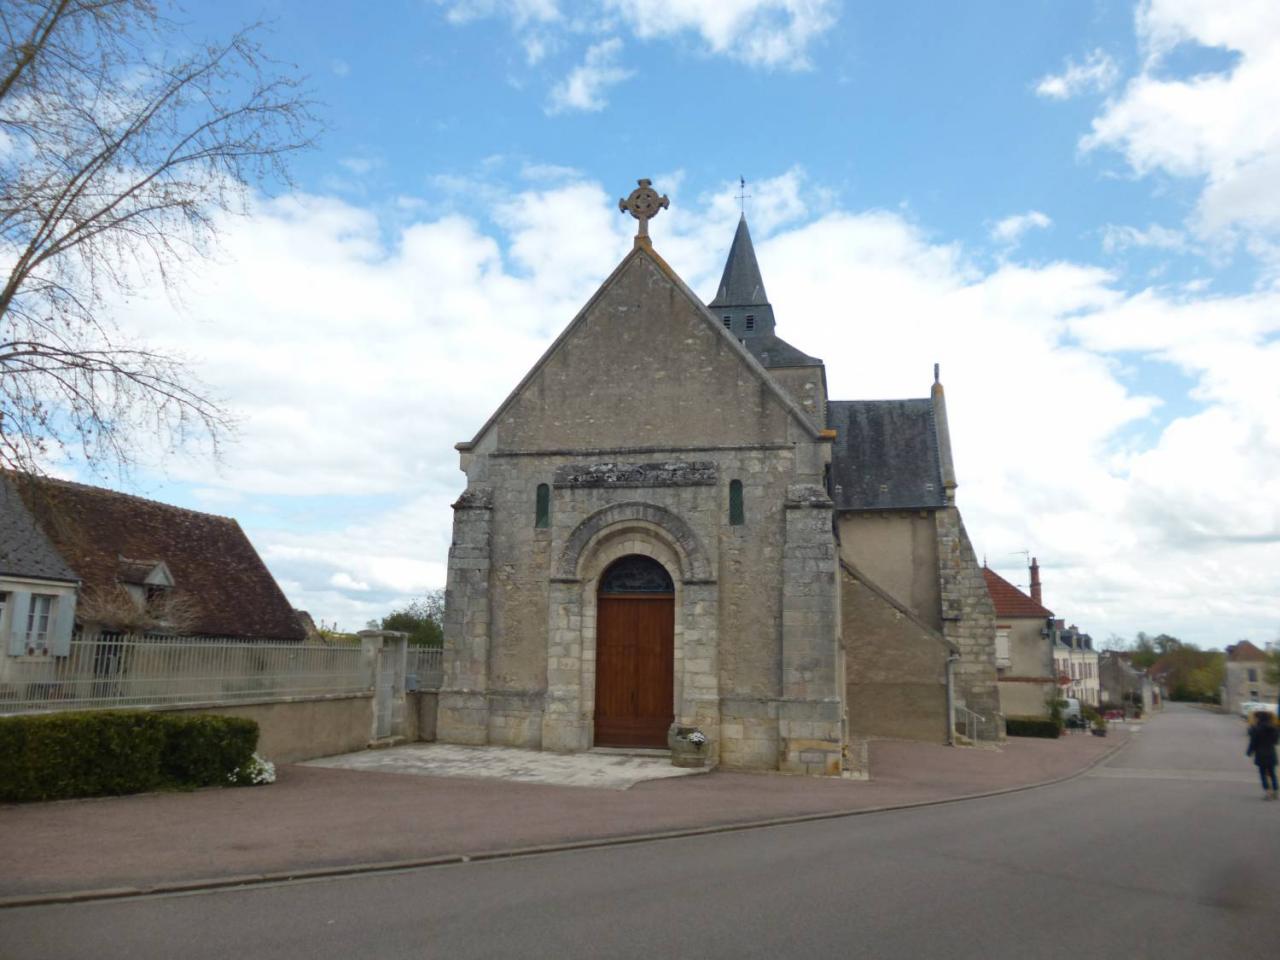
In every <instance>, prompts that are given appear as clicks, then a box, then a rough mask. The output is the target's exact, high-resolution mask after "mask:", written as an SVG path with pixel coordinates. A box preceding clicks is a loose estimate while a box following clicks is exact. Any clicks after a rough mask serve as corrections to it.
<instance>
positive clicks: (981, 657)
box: [934, 506, 1005, 739]
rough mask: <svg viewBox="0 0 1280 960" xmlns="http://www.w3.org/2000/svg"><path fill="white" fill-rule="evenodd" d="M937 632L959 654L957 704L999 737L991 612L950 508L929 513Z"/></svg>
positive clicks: (993, 613)
mask: <svg viewBox="0 0 1280 960" xmlns="http://www.w3.org/2000/svg"><path fill="white" fill-rule="evenodd" d="M934 522H935V523H936V525H937V530H938V575H939V576H938V579H939V584H940V587H941V601H942V632H943V635H944V636H945V637H946V638H947V639H948V640H950V641H952V642H953V643H954V644H955V645H956V646H957V647H958V648H959V650H960V662H959V663H957V664H956V667H955V681H956V699H957V702H958V703H959V704H960V705H961V706H964V707H967V708H968V709H970V710H973V711H975V712H976V713H978V714H980V715H981V716H982V717H984V718H985V720H986V722H987V725H988V726H987V730H988V731H989V733H990V735H992V736H995V737H998V738H1000V739H1003V738H1004V735H1005V732H1004V718H1003V717H1002V715H1001V712H1000V688H999V684H998V683H997V680H996V676H997V675H996V611H995V606H994V604H993V603H992V602H991V594H990V593H989V592H988V590H987V582H986V579H985V578H984V577H983V575H982V568H981V567H980V566H979V565H978V558H977V555H976V554H975V552H974V549H973V544H972V543H971V542H970V541H969V534H968V532H967V531H966V530H965V528H964V521H963V520H961V519H960V511H959V510H958V509H956V508H955V507H953V506H952V507H944V508H943V509H941V510H939V511H937V512H936V513H935V514H934Z"/></svg>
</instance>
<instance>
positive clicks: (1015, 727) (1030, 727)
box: [1004, 717, 1062, 740]
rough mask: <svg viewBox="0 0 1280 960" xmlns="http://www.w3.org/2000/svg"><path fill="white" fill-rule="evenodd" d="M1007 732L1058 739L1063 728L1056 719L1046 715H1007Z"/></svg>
mask: <svg viewBox="0 0 1280 960" xmlns="http://www.w3.org/2000/svg"><path fill="white" fill-rule="evenodd" d="M1004 729H1005V733H1007V734H1008V735H1009V736H1011V737H1043V738H1044V739H1046V740H1057V739H1058V737H1059V736H1061V735H1062V728H1061V727H1060V726H1058V723H1057V721H1056V720H1051V719H1047V718H1045V717H1006V718H1005V721H1004Z"/></svg>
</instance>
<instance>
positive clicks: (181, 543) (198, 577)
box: [20, 478, 305, 640]
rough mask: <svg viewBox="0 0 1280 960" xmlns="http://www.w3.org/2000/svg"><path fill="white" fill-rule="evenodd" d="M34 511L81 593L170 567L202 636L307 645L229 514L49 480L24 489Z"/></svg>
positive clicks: (194, 629)
mask: <svg viewBox="0 0 1280 960" xmlns="http://www.w3.org/2000/svg"><path fill="white" fill-rule="evenodd" d="M20 492H21V494H22V497H23V500H24V502H25V504H26V507H27V508H28V510H29V511H30V514H31V515H32V516H34V518H35V521H36V523H37V524H38V525H39V527H40V529H41V530H42V531H43V532H44V534H45V536H46V537H47V539H48V542H49V543H50V544H51V545H52V548H53V549H54V550H55V551H56V552H57V554H58V555H60V556H61V558H62V559H63V560H64V561H65V562H66V564H67V565H69V567H70V568H72V569H74V570H75V571H76V572H77V573H78V574H79V575H80V579H81V581H82V591H84V590H100V591H103V592H106V591H109V590H112V589H116V585H117V584H118V583H120V582H125V581H131V580H133V579H136V574H137V572H138V571H137V570H136V569H135V567H137V566H138V564H139V563H141V562H143V561H146V562H155V563H158V562H161V561H163V562H164V563H165V564H166V565H167V566H168V568H169V572H170V573H171V574H172V575H173V580H174V591H175V593H176V592H177V591H181V592H182V593H183V594H184V595H185V598H186V599H187V601H188V602H189V603H190V604H191V606H193V607H194V615H193V618H192V623H191V625H190V628H189V629H188V630H186V631H184V632H187V633H190V634H192V635H197V636H201V635H202V636H218V637H243V638H254V639H273V640H302V639H303V638H304V637H305V632H304V630H303V627H302V624H301V623H300V622H299V621H298V618H297V617H296V616H295V615H294V612H293V608H292V607H291V606H290V605H289V601H288V600H286V599H285V596H284V594H283V593H282V592H281V590H280V587H279V586H278V585H277V584H276V582H275V579H274V578H273V577H272V576H271V573H270V572H269V571H268V570H267V568H266V565H265V564H264V563H263V562H262V558H261V557H259V556H258V553H257V551H256V550H254V548H253V544H251V543H250V542H249V538H248V537H246V536H245V535H244V531H243V530H241V529H240V525H239V524H238V523H236V521H235V520H233V519H231V518H230V517H219V516H214V515H213V514H208V513H199V512H197V511H195V510H186V509H183V508H181V507H175V506H171V505H169V504H166V503H158V502H157V501H154V500H145V499H143V498H142V497H134V496H130V495H128V494H123V493H116V492H115V491H112V490H105V489H103V488H101V487H90V486H86V485H84V484H80V483H71V482H69V481H65V480H53V479H49V478H39V479H34V478H33V479H32V480H31V482H29V483H26V482H24V483H23V484H22V485H21V491H20Z"/></svg>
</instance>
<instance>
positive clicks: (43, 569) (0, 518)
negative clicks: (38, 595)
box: [0, 476, 80, 582]
mask: <svg viewBox="0 0 1280 960" xmlns="http://www.w3.org/2000/svg"><path fill="white" fill-rule="evenodd" d="M0 575H8V576H12V577H32V578H35V579H37V580H63V581H70V582H75V581H76V580H79V579H80V578H79V577H78V576H76V572H75V571H74V570H72V569H71V567H70V566H68V565H67V562H66V561H65V560H63V559H62V556H61V555H60V554H59V553H58V551H57V550H55V549H54V547H53V544H52V543H51V542H50V541H49V538H48V537H46V536H45V535H44V532H43V531H42V530H41V529H40V527H39V525H38V524H37V523H36V521H35V518H34V517H33V516H32V515H31V511H30V510H28V509H27V505H26V504H25V503H24V502H23V500H22V497H20V496H19V495H18V491H17V489H15V487H14V484H13V481H12V479H11V478H9V477H7V476H0Z"/></svg>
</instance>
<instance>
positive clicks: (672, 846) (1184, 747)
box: [0, 705, 1280, 960]
mask: <svg viewBox="0 0 1280 960" xmlns="http://www.w3.org/2000/svg"><path fill="white" fill-rule="evenodd" d="M1243 751H1244V735H1243V726H1242V724H1241V723H1240V722H1239V721H1237V720H1235V719H1234V718H1231V717H1223V716H1219V715H1216V714H1211V713H1206V712H1202V711H1198V710H1194V709H1192V708H1183V707H1179V706H1177V705H1173V706H1171V707H1170V708H1169V709H1168V710H1167V711H1166V712H1165V713H1164V714H1163V715H1161V716H1159V717H1157V718H1156V719H1155V720H1153V721H1151V722H1150V723H1148V724H1147V725H1146V726H1145V729H1144V730H1143V732H1142V733H1141V734H1139V735H1137V736H1136V737H1135V738H1134V740H1133V742H1132V743H1131V744H1130V745H1129V746H1127V747H1126V748H1125V749H1124V750H1123V751H1121V753H1119V754H1118V755H1116V756H1115V757H1113V758H1112V759H1111V761H1110V762H1109V763H1108V764H1107V765H1105V766H1104V767H1100V768H1097V769H1096V770H1095V771H1093V772H1092V773H1091V774H1089V775H1086V776H1084V777H1081V778H1078V779H1076V780H1073V781H1070V782H1068V783H1065V784H1059V785H1057V786H1053V787H1045V788H1039V789H1034V790H1028V791H1024V792H1021V793H1015V794H1008V795H1005V796H1000V797H991V798H986V799H981V800H973V801H964V802H960V803H952V804H946V805H942V806H934V807H925V808H919V809H914V810H902V811H896V812H890V813H881V814H871V815H866V816H857V817H851V818H847V819H840V820H831V821H821V822H813V823H806V824H796V825H792V826H786V827H774V828H768V829H759V830H750V831H745V832H740V833H730V834H717V835H710V836H703V837H692V838H685V839H681V840H673V841H660V842H652V843H643V844H636V845H628V846H620V847H609V848H602V849H594V850H584V851H578V852H569V853H557V854H544V855H540V856H535V857H528V858H522V859H517V860H510V861H498V862H485V863H474V864H462V865H457V866H449V867H437V868H429V869H423V870H415V871H406V872H403V873H397V874H382V875H376V876H362V877H348V878H339V879H330V880H324V881H313V882H307V883H291V884H278V885H274V886H269V887H254V888H247V889H242V890H233V891H214V892H206V893H196V894H186V895H181V896H166V897H150V898H137V899H131V900H120V901H103V902H97V903H86V904H76V905H63V906H49V907H31V908H19V909H12V910H5V911H2V912H0V957H2V958H4V960H25V958H67V960H71V958H78V957H85V958H96V960H110V958H116V957H130V958H152V957H155V958H161V957H163V958H169V957H181V958H183V960H198V958H214V957H228V958H231V957H234V958H237V960H247V958H306V960H325V958H339V957H340V958H350V957H360V956H365V957H372V958H400V957H405V958H408V957H413V958H423V957H447V958H451V960H463V958H471V957H484V958H493V957H557V958H567V957H697V958H718V957H726V958H728V957H733V958H741V957H770V958H772V957H867V958H875V957H895V958H899V957H943V958H947V960H962V958H969V957H974V958H983V960H992V958H1003V957H1031V958H1053V957H1064V958H1068V957H1069V958H1072V960H1079V958H1082V957H1117V958H1120V957H1123V958H1126V960H1129V958H1145V957H1195V958H1214V957H1224V958H1225V957H1232V958H1238V957H1244V956H1249V955H1253V956H1263V955H1269V954H1270V953H1272V952H1273V950H1274V945H1275V943H1276V941H1277V935H1278V934H1280V911H1278V910H1277V905H1278V904H1277V896H1278V895H1280V894H1278V893H1277V890H1278V886H1277V883H1276V882H1275V880H1274V879H1270V880H1269V879H1268V878H1267V877H1268V874H1272V875H1274V872H1275V871H1274V869H1272V867H1273V865H1274V864H1276V863H1278V862H1280V803H1266V802H1263V801H1262V800H1261V799H1260V798H1261V790H1260V788H1259V787H1258V786H1257V785H1256V784H1255V782H1254V777H1253V772H1254V771H1253V767H1252V766H1251V765H1250V764H1249V762H1248V761H1247V760H1246V759H1245V758H1244V756H1243ZM363 815H374V816H376V812H374V811H364V812H363ZM8 869H20V865H16V864H9V866H8Z"/></svg>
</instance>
